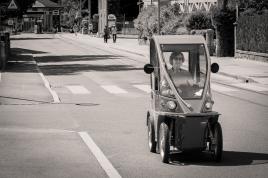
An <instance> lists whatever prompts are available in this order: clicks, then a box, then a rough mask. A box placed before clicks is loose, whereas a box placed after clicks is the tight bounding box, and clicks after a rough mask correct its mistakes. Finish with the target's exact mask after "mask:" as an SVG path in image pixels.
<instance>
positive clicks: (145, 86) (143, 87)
mask: <svg viewBox="0 0 268 178" xmlns="http://www.w3.org/2000/svg"><path fill="white" fill-rule="evenodd" d="M133 86H134V87H136V88H138V89H140V90H142V91H145V92H146V93H150V92H151V87H150V85H133Z"/></svg>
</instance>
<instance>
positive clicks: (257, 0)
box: [240, 0, 268, 15]
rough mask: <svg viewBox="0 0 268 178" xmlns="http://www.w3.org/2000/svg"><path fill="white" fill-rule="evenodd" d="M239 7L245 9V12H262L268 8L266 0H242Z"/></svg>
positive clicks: (251, 13)
mask: <svg viewBox="0 0 268 178" xmlns="http://www.w3.org/2000/svg"><path fill="white" fill-rule="evenodd" d="M240 7H241V8H243V9H244V10H245V12H244V13H245V14H250V15H253V14H256V13H257V14H262V13H264V12H265V11H266V10H268V1H267V0H243V1H242V2H241V3H240Z"/></svg>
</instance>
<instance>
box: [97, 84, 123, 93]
mask: <svg viewBox="0 0 268 178" xmlns="http://www.w3.org/2000/svg"><path fill="white" fill-rule="evenodd" d="M101 87H102V88H103V89H105V90H106V91H108V92H109V93H112V94H123V93H127V91H126V90H124V89H122V88H119V87H118V86H116V85H102V86H101Z"/></svg>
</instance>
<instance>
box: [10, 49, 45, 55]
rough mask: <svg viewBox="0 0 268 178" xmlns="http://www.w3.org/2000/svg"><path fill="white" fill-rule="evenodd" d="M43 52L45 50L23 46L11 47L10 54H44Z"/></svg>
mask: <svg viewBox="0 0 268 178" xmlns="http://www.w3.org/2000/svg"><path fill="white" fill-rule="evenodd" d="M45 53H47V52H44V51H36V50H30V49H24V48H11V54H12V56H20V55H24V54H45Z"/></svg>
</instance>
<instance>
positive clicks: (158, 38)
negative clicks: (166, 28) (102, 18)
mask: <svg viewBox="0 0 268 178" xmlns="http://www.w3.org/2000/svg"><path fill="white" fill-rule="evenodd" d="M153 39H155V42H156V43H159V44H203V43H205V39H204V37H203V36H201V35H155V36H153Z"/></svg>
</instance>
